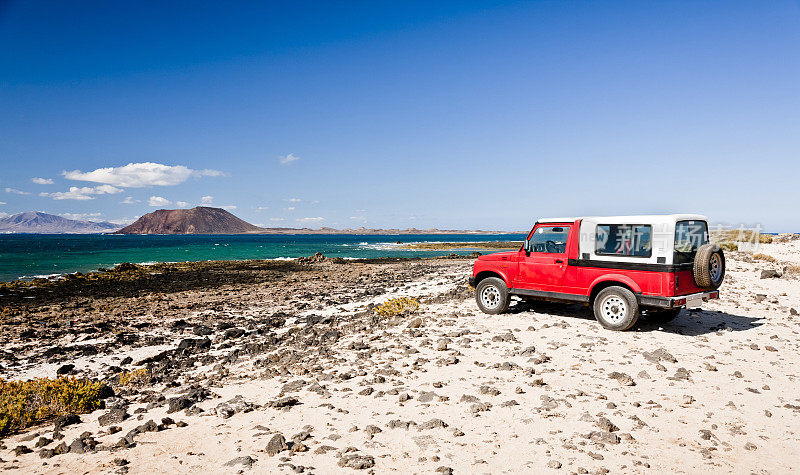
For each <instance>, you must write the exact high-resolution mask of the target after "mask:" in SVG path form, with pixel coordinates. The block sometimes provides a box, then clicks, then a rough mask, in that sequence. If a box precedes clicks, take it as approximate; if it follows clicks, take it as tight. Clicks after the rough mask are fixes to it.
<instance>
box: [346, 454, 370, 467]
mask: <svg viewBox="0 0 800 475" xmlns="http://www.w3.org/2000/svg"><path fill="white" fill-rule="evenodd" d="M339 466H340V467H349V468H353V469H356V470H365V469H367V468H372V467H374V466H375V459H374V458H373V457H372V456H371V455H358V454H348V455H345V456H343V457H342V458H340V459H339Z"/></svg>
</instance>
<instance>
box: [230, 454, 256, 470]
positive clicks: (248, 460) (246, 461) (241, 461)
mask: <svg viewBox="0 0 800 475" xmlns="http://www.w3.org/2000/svg"><path fill="white" fill-rule="evenodd" d="M255 462H256V460H255V459H254V458H253V457H251V456H249V455H245V456H244V457H236V458H235V459H233V460H229V461H227V462H225V466H226V467H234V466H236V465H244V466H245V467H249V466H251V465H253V464H254V463H255Z"/></svg>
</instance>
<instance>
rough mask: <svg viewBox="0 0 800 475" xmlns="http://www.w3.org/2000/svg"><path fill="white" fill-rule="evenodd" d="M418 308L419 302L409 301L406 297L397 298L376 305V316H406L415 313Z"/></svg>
mask: <svg viewBox="0 0 800 475" xmlns="http://www.w3.org/2000/svg"><path fill="white" fill-rule="evenodd" d="M418 308H419V301H418V300H416V299H410V298H408V297H399V298H395V299H389V300H387V301H386V302H384V303H382V304H380V305H378V307H377V309H376V310H377V312H378V315H380V316H382V317H394V316H397V315H406V314H409V313H412V312H414V311H416V310H417V309H418Z"/></svg>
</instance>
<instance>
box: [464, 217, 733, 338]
mask: <svg viewBox="0 0 800 475" xmlns="http://www.w3.org/2000/svg"><path fill="white" fill-rule="evenodd" d="M708 240H709V234H708V222H707V219H706V218H705V217H704V216H700V215H693V214H673V215H666V216H608V217H586V218H558V219H540V220H539V221H537V222H536V224H535V225H534V227H533V229H532V230H531V232H530V233H529V234H528V238H527V239H525V242H524V243H523V245H522V248H520V250H519V251H513V252H498V253H494V254H487V255H485V256H481V257H479V258H478V259H477V260H476V261H475V264H474V266H473V268H472V277H470V279H469V283H470V285H471V286H473V287H475V300H477V302H478V307H480V309H481V310H482V311H483V312H484V313H489V314H499V313H503V312H505V311H506V310H507V309H508V305H509V302H510V299H511V296H512V295H517V296H519V297H522V298H526V299H527V298H538V299H547V300H556V301H564V302H583V303H585V304H588V305H591V306H592V308H593V309H594V316H595V318H596V319H597V321H598V322H600V324H601V325H603V326H604V327H605V328H608V329H610V330H627V329H629V328H631V327H632V326H633V325H634V324H635V323H636V321H637V320H638V318H639V314H640V311H641V310H644V311H645V314H646V316H647V317H648V318H652V319H657V320H660V321H662V322H663V321H669V320H672V319H673V318H675V317H676V316H677V315H678V314H679V313H680V311H681V309H682V308H685V307H689V308H695V307H699V306H700V305H701V304H702V303H703V302H705V301H708V300H709V299H716V298H719V291H718V290H716V289H718V288H719V286H720V284H722V279H723V278H724V277H725V256H724V255H723V253H722V250H721V249H720V248H719V246H717V245H715V244H709V242H708Z"/></svg>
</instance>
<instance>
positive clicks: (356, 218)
mask: <svg viewBox="0 0 800 475" xmlns="http://www.w3.org/2000/svg"><path fill="white" fill-rule="evenodd" d="M350 219H352V220H353V221H361V222H362V223H366V222H367V217H366V216H350Z"/></svg>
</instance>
